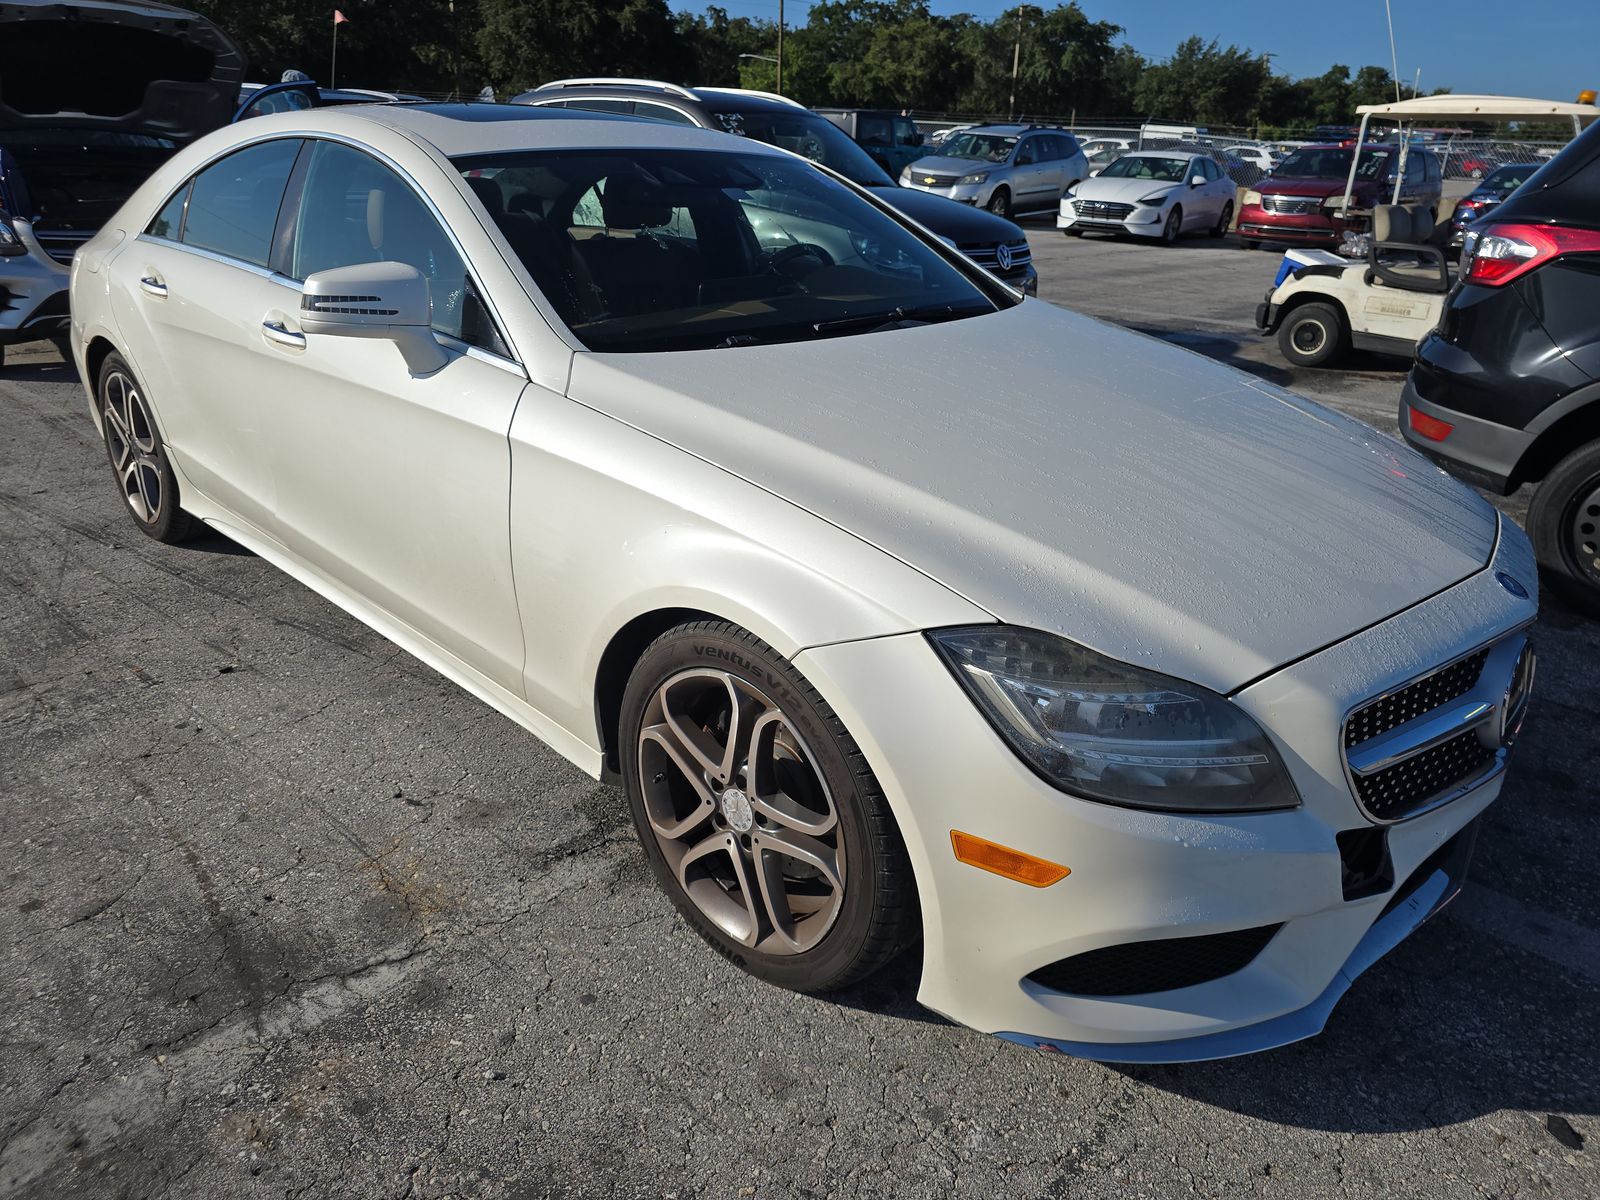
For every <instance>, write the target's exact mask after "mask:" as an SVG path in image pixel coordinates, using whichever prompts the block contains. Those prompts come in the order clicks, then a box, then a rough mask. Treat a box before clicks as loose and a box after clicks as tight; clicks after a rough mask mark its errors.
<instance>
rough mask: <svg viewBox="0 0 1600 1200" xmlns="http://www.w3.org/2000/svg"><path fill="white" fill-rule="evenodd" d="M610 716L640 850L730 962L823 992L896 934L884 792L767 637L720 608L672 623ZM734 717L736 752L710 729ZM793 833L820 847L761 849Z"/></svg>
mask: <svg viewBox="0 0 1600 1200" xmlns="http://www.w3.org/2000/svg"><path fill="white" fill-rule="evenodd" d="M735 695H737V696H739V698H740V701H739V704H738V708H739V709H740V711H742V713H743V720H742V721H738V722H734V721H732V720H731V719H730V714H731V713H732V712H733V711H734V709H735V704H734V702H733V700H732V697H733V696H735ZM673 716H675V717H676V718H677V719H676V720H673V719H670V718H671V717H673ZM620 724H621V729H620V734H619V741H618V746H619V749H620V752H619V755H618V758H619V760H620V762H621V765H622V781H623V788H624V790H625V791H626V793H627V796H628V806H629V808H630V809H631V810H632V812H633V820H634V825H635V827H636V828H637V829H638V832H639V840H640V842H641V843H642V844H643V845H644V851H645V857H646V858H647V859H648V860H649V862H650V867H651V869H652V870H653V871H654V872H655V876H656V879H657V881H658V882H659V883H660V885H661V887H662V889H663V890H664V891H665V892H666V893H667V895H668V896H669V897H671V899H672V902H673V903H674V904H675V905H676V906H677V908H678V911H679V912H681V913H682V914H683V915H684V917H685V918H686V919H687V920H688V922H689V923H690V924H691V925H692V926H693V927H694V928H695V930H696V931H697V932H698V933H699V934H700V936H701V937H703V938H704V939H705V940H706V941H707V942H709V943H710V944H711V945H712V946H713V947H714V948H715V949H716V950H718V951H719V952H720V953H721V954H722V955H723V956H724V957H726V958H727V959H728V960H729V961H731V962H733V963H734V964H735V965H737V966H739V967H742V968H743V969H744V970H746V971H748V972H749V973H750V974H752V975H754V976H756V977H757V978H759V979H763V980H765V981H766V982H768V983H772V984H776V985H778V986H779V987H785V988H790V989H792V990H794V991H797V992H827V991H832V990H835V989H838V988H842V987H847V986H849V985H850V984H853V983H856V982H858V981H860V980H862V979H864V978H866V977H867V976H868V975H870V974H872V973H873V972H874V971H876V970H878V968H880V967H882V966H883V965H884V964H885V963H887V962H889V961H890V960H891V959H892V958H893V957H894V956H895V955H896V954H897V953H898V952H899V951H900V949H901V947H902V946H904V945H905V944H906V942H907V940H908V939H909V937H910V935H911V934H912V932H913V931H914V929H915V926H916V920H917V901H916V888H915V885H914V883H913V881H912V877H911V866H910V862H909V861H908V859H907V857H906V851H905V846H904V845H903V843H902V842H901V840H900V833H899V830H898V828H897V827H896V826H895V822H894V818H893V817H892V816H891V815H890V812H889V806H888V804H887V803H886V802H885V800H884V798H883V793H882V791H881V790H880V789H879V787H878V783H877V780H876V779H874V778H873V775H872V770H871V768H870V767H868V766H867V763H866V759H865V757H864V756H863V755H862V753H861V751H860V750H859V749H858V748H857V746H856V744H855V741H854V740H853V739H852V738H851V737H850V734H849V732H848V731H847V730H846V729H845V727H844V724H843V722H841V721H840V720H839V718H838V717H837V716H836V715H835V714H834V712H833V710H832V709H831V708H829V707H828V705H827V702H826V701H824V700H823V699H822V697H821V696H820V695H818V694H817V691H816V689H815V688H813V687H812V686H811V685H810V684H809V683H808V682H806V680H805V678H804V676H802V675H801V674H800V673H799V672H798V671H797V670H795V668H794V667H793V666H792V665H791V664H790V663H789V662H787V661H786V660H785V659H784V658H783V657H782V656H781V655H779V654H778V653H777V651H775V650H773V649H772V648H771V647H770V646H768V645H766V644H765V643H764V642H762V641H761V640H760V639H759V638H757V637H756V636H755V635H753V634H751V633H747V632H746V631H745V630H743V629H740V628H739V627H738V626H735V625H731V624H728V623H727V622H724V621H700V622H696V623H694V624H690V625H681V626H679V627H678V628H676V629H672V630H669V631H668V632H666V633H664V634H662V635H661V636H660V637H659V638H657V639H656V640H655V641H654V642H652V643H651V645H650V646H649V648H648V649H646V650H645V652H644V654H643V655H642V656H641V657H640V659H639V662H638V664H637V665H636V666H635V667H634V669H633V673H632V675H631V676H630V677H629V679H628V686H627V689H626V691H625V692H624V694H623V700H622V719H621V722H620ZM730 728H731V734H732V737H733V740H734V742H735V747H736V748H735V751H734V753H733V754H732V755H728V753H727V742H728V737H729V734H728V733H726V732H724V733H719V732H718V731H724V730H730ZM741 729H742V730H743V734H742V736H741V732H740V731H741ZM680 730H684V731H687V733H686V734H685V733H680V732H678V731H680ZM740 743H742V744H743V746H744V749H743V750H740V749H739V748H738V745H739V744H740ZM713 759H721V760H722V761H721V762H713ZM758 778H759V779H760V780H762V782H760V783H758V782H757V779H758ZM780 782H781V783H782V785H783V789H784V790H783V791H782V792H778V793H777V795H776V797H774V795H773V792H774V785H775V784H777V783H780ZM719 789H720V790H719ZM763 793H764V794H765V795H766V796H767V800H765V801H763V800H762V799H761V796H762V794H763ZM791 797H798V798H797V799H796V798H791ZM774 799H776V801H777V802H778V803H777V804H776V805H775V804H774V803H773V801H774ZM774 814H780V815H781V814H787V815H786V816H783V818H782V819H778V820H775V819H774ZM808 831H809V832H808ZM799 834H804V835H805V838H806V839H807V840H805V841H804V842H803V843H802V842H801V841H799V840H796V841H794V842H790V843H788V844H789V845H791V846H793V845H801V847H802V849H805V848H806V847H810V848H813V849H816V848H818V847H820V848H821V849H820V850H818V851H817V854H818V857H814V858H813V859H811V860H809V861H804V860H801V859H798V858H794V857H789V856H786V855H785V854H782V853H779V852H775V851H774V850H773V849H772V847H775V846H778V845H780V844H784V839H786V838H796V837H797V835H799ZM822 855H827V860H826V861H831V862H832V863H833V864H834V869H833V871H832V874H831V875H830V873H829V871H828V867H827V865H826V861H825V859H824V858H823V857H822ZM812 863H815V864H817V865H815V866H813V865H811V864H812ZM763 864H764V869H765V871H766V872H768V874H767V879H768V881H769V883H770V881H771V880H772V879H773V876H772V875H771V874H770V872H771V871H773V870H774V869H776V870H778V871H779V872H780V875H779V876H778V882H779V883H781V884H782V885H783V886H782V890H783V893H784V895H783V898H782V900H781V901H777V900H774V901H771V902H769V901H768V900H767V899H765V897H766V895H767V893H766V892H765V891H764V890H763V889H761V888H760V887H759V885H758V884H757V883H756V880H757V878H758V876H757V875H756V870H757V869H758V868H760V867H761V866H762V865H763ZM747 884H748V885H749V886H748V887H747V886H746V885H747ZM835 884H838V885H839V886H835ZM796 898H798V899H800V900H801V901H802V902H803V903H802V905H801V906H800V909H801V911H797V908H796V906H795V905H793V904H791V903H790V901H791V900H795V899H796ZM779 909H782V911H781V912H780V911H779ZM807 910H808V911H807ZM785 923H786V924H785Z"/></svg>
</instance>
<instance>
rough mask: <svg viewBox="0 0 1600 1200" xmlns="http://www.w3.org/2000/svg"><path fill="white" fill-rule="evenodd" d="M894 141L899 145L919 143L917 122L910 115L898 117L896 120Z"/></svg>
mask: <svg viewBox="0 0 1600 1200" xmlns="http://www.w3.org/2000/svg"><path fill="white" fill-rule="evenodd" d="M894 141H895V145H897V146H915V145H916V144H917V123H916V122H915V121H913V120H911V119H910V118H909V117H896V118H895V122H894Z"/></svg>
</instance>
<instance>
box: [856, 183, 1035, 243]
mask: <svg viewBox="0 0 1600 1200" xmlns="http://www.w3.org/2000/svg"><path fill="white" fill-rule="evenodd" d="M872 194H873V195H874V196H876V197H878V199H880V200H882V201H883V202H884V203H885V204H887V205H889V206H890V207H891V208H893V209H895V210H896V211H898V212H902V213H904V214H905V215H906V216H908V217H910V218H911V219H912V220H913V221H916V222H918V223H920V224H922V225H925V226H927V228H929V229H931V230H932V231H933V232H934V233H936V234H938V235H939V236H940V237H943V238H948V239H949V240H950V241H952V242H955V243H956V244H957V245H972V244H973V243H979V244H982V245H985V246H987V245H993V244H994V243H997V242H1021V241H1025V240H1026V239H1027V235H1026V234H1025V233H1023V232H1022V228H1021V226H1019V225H1017V224H1016V223H1015V222H1012V221H1008V220H1006V219H1005V218H1004V217H997V216H995V215H994V214H993V213H992V212H989V211H988V210H987V209H982V208H974V207H972V205H970V204H962V203H961V202H960V201H959V200H951V199H949V198H948V197H946V196H935V195H934V194H933V193H932V192H919V191H917V190H916V188H908V187H898V186H884V187H875V188H873V189H872Z"/></svg>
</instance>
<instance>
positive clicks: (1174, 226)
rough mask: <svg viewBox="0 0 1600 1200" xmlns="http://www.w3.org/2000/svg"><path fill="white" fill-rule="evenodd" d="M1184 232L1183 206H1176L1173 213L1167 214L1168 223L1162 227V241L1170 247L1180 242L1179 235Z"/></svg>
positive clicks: (1173, 207)
mask: <svg viewBox="0 0 1600 1200" xmlns="http://www.w3.org/2000/svg"><path fill="white" fill-rule="evenodd" d="M1182 232H1183V205H1181V204H1174V205H1173V206H1172V211H1171V212H1169V213H1168V214H1167V223H1166V224H1165V225H1163V226H1162V227H1161V240H1162V241H1163V242H1165V243H1166V244H1167V245H1169V246H1170V245H1172V244H1173V243H1174V242H1176V241H1177V240H1178V235H1179V234H1180V233H1182Z"/></svg>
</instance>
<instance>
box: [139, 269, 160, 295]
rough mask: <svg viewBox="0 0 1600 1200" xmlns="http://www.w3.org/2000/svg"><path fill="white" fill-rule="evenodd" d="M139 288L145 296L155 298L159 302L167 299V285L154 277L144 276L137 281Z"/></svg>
mask: <svg viewBox="0 0 1600 1200" xmlns="http://www.w3.org/2000/svg"><path fill="white" fill-rule="evenodd" d="M139 287H140V288H141V289H142V290H143V291H144V293H145V294H146V295H147V296H155V297H156V298H157V299H159V300H165V299H166V298H167V285H166V284H164V283H162V282H161V280H160V279H158V278H157V277H156V276H154V275H146V276H144V277H143V278H141V279H140V280H139Z"/></svg>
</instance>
